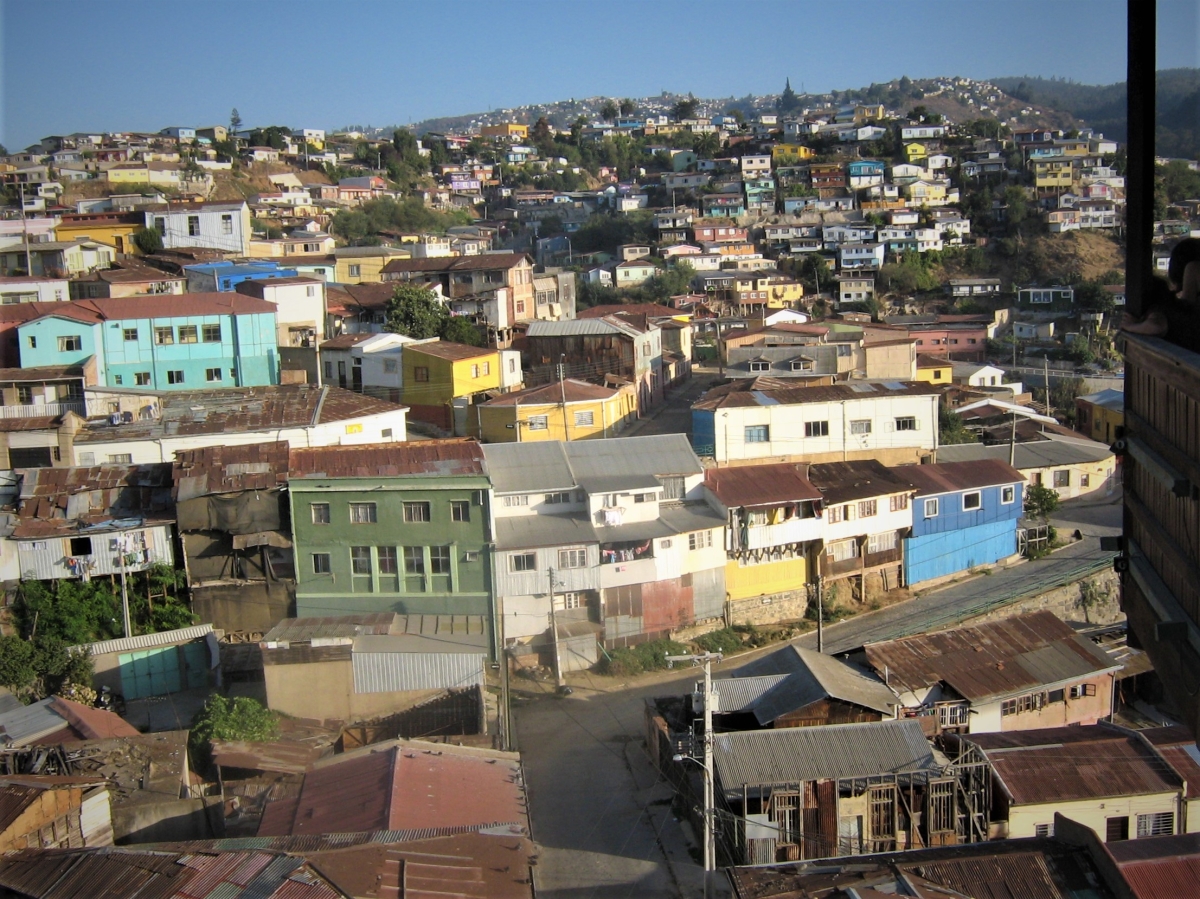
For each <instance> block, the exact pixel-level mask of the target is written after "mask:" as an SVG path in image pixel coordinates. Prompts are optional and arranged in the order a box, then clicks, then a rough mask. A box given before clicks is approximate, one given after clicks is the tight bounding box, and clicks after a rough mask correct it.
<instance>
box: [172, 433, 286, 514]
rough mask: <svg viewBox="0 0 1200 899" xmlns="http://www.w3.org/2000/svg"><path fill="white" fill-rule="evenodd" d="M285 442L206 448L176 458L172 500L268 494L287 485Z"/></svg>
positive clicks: (176, 455)
mask: <svg viewBox="0 0 1200 899" xmlns="http://www.w3.org/2000/svg"><path fill="white" fill-rule="evenodd" d="M287 472H288V442H287V441H286V440H280V441H274V442H268V443H251V444H248V445H246V446H207V447H203V448H201V449H193V450H182V451H180V452H177V453H176V454H175V464H174V465H173V466H172V469H171V477H172V481H173V482H174V485H175V499H176V500H177V501H183V500H188V499H191V498H193V497H196V496H205V495H207V494H211V493H233V492H236V491H240V490H269V489H272V488H274V487H278V486H280V485H282V484H286V483H287Z"/></svg>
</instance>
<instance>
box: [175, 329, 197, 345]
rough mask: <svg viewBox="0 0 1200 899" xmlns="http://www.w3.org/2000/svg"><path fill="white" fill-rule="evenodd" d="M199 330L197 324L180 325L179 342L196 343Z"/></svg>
mask: <svg viewBox="0 0 1200 899" xmlns="http://www.w3.org/2000/svg"><path fill="white" fill-rule="evenodd" d="M196 335H197V330H196V326H195V325H180V326H179V342H180V343H195V342H196Z"/></svg>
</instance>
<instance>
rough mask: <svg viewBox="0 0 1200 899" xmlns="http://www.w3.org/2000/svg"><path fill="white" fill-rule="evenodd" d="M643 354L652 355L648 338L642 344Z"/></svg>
mask: <svg viewBox="0 0 1200 899" xmlns="http://www.w3.org/2000/svg"><path fill="white" fill-rule="evenodd" d="M642 355H643V356H649V355H650V341H648V340H647V341H646V342H645V343H643V344H642Z"/></svg>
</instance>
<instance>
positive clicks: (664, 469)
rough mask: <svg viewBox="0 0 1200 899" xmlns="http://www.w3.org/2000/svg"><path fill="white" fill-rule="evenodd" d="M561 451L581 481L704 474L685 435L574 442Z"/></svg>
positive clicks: (659, 435)
mask: <svg viewBox="0 0 1200 899" xmlns="http://www.w3.org/2000/svg"><path fill="white" fill-rule="evenodd" d="M564 449H565V451H566V454H567V459H568V461H569V462H570V465H571V470H572V471H573V472H574V473H575V476H576V477H577V478H580V479H583V478H594V477H601V476H606V475H614V476H623V475H656V476H659V477H662V476H665V475H689V474H700V473H701V472H703V471H704V466H702V465H701V464H700V460H699V459H698V458H697V457H696V454H695V452H693V451H692V446H691V444H690V443H689V442H688V439H687V435H686V434H657V435H653V436H647V437H614V438H611V439H609V440H576V441H572V442H571V443H568V444H566V446H565V448H564Z"/></svg>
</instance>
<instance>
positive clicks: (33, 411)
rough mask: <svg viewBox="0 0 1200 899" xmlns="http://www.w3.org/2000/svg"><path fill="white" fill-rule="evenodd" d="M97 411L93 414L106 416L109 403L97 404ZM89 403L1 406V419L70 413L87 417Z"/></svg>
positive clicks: (69, 402) (73, 401)
mask: <svg viewBox="0 0 1200 899" xmlns="http://www.w3.org/2000/svg"><path fill="white" fill-rule="evenodd" d="M93 403H95V405H96V406H97V409H96V411H95V412H94V413H93V414H96V415H105V414H107V413H108V404H107V403H96V401H93ZM88 406H89V403H88V401H87V400H68V401H67V402H65V403H31V404H29V405H22V406H0V418H46V417H50V416H53V417H54V418H57V417H58V416H60V415H66V414H67V413H68V412H74V413H75V414H76V415H82V416H84V417H86V416H87V413H88Z"/></svg>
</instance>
